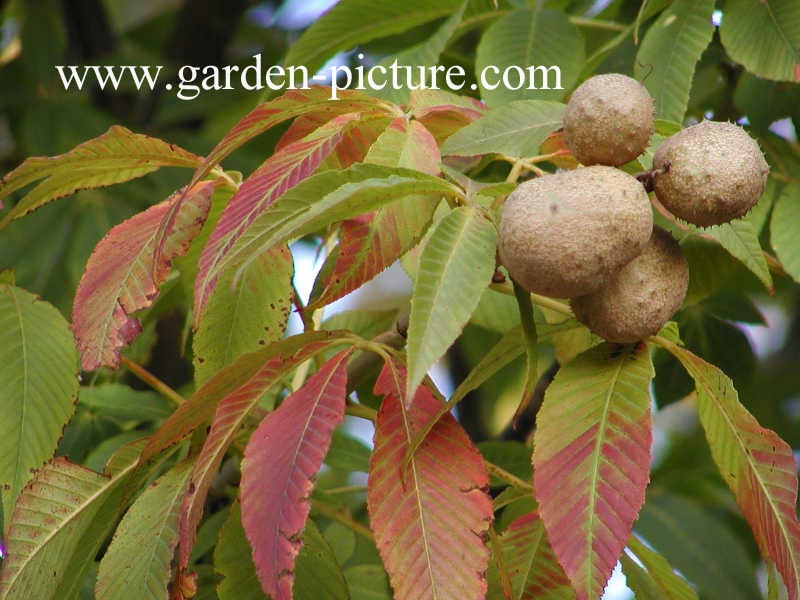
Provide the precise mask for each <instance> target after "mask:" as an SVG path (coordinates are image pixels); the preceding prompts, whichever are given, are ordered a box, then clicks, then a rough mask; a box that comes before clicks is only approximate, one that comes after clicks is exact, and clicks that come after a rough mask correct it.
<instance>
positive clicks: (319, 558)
mask: <svg viewBox="0 0 800 600" xmlns="http://www.w3.org/2000/svg"><path fill="white" fill-rule="evenodd" d="M329 529H330V528H329ZM348 531H349V530H348ZM351 533H352V532H351ZM295 570H296V580H295V583H294V594H293V596H292V598H293V600H349V599H350V594H349V593H348V591H347V583H346V582H345V580H344V575H343V574H342V570H341V569H340V568H339V565H338V564H337V562H336V556H334V553H333V549H332V548H331V546H330V544H328V542H327V540H326V539H325V538H324V537H323V535H322V534H321V533H320V531H319V529H318V528H317V526H316V525H315V524H314V521H311V520H310V519H309V520H308V521H306V527H305V529H304V530H303V548H302V549H301V550H300V554H299V555H298V556H297V562H296V564H295Z"/></svg>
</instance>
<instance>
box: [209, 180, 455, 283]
mask: <svg viewBox="0 0 800 600" xmlns="http://www.w3.org/2000/svg"><path fill="white" fill-rule="evenodd" d="M412 194H413V195H418V196H421V197H423V198H425V199H428V201H429V202H435V203H438V201H439V199H440V198H441V196H449V197H458V198H463V192H462V191H461V189H460V188H458V187H457V186H455V185H453V184H451V183H449V182H447V181H445V180H443V179H440V178H438V177H433V176H432V175H428V174H426V173H421V172H419V171H413V170H410V169H403V168H400V167H384V166H380V165H369V164H355V165H353V166H351V167H350V168H348V169H345V170H343V171H325V172H322V173H317V174H316V175H312V176H311V177H309V178H308V179H305V180H303V181H301V182H300V183H299V184H297V185H296V186H295V187H293V188H291V189H290V190H288V191H287V192H286V193H285V194H283V196H281V197H280V198H279V199H278V200H277V201H276V202H275V204H273V205H272V206H271V207H270V209H269V210H268V211H266V212H263V213H261V214H260V215H259V216H258V217H257V218H256V219H255V220H254V221H253V223H252V224H251V225H250V227H248V228H247V230H245V231H244V232H243V233H242V235H241V236H240V237H239V239H238V240H236V243H234V245H233V247H232V248H231V250H230V252H228V254H226V256H225V258H224V259H223V260H222V261H220V262H219V263H218V264H217V265H216V266H215V267H214V268H213V269H212V270H211V271H210V275H209V276H211V277H213V276H214V275H215V274H216V273H215V271H217V272H221V271H223V270H225V269H227V268H229V267H231V266H233V265H235V266H236V273H237V274H241V273H242V271H243V270H244V269H245V268H246V267H247V266H248V264H249V263H250V262H252V261H253V260H255V259H256V257H258V256H259V255H260V254H261V253H262V252H264V251H265V250H268V249H270V248H272V247H274V246H276V245H278V244H282V243H285V242H287V241H288V240H290V239H292V238H297V237H301V236H303V235H306V234H308V233H312V232H314V231H317V230H319V229H320V228H322V227H326V226H328V225H330V224H331V223H335V222H337V221H343V220H345V219H350V218H353V217H356V216H358V215H361V214H364V213H368V212H370V211H373V210H375V209H377V208H380V207H381V206H383V205H386V204H390V203H391V202H393V201H395V200H398V199H400V198H403V197H406V196H409V195H412ZM431 198H434V200H431ZM236 279H238V277H236V278H234V282H236Z"/></svg>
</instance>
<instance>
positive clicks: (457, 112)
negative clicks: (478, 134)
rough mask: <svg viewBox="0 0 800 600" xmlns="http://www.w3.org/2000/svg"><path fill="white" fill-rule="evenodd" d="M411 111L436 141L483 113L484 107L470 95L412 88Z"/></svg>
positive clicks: (442, 140)
mask: <svg viewBox="0 0 800 600" xmlns="http://www.w3.org/2000/svg"><path fill="white" fill-rule="evenodd" d="M409 108H410V110H411V114H412V115H413V116H414V118H415V119H417V120H418V121H419V122H420V123H422V124H423V125H424V126H425V127H426V128H427V129H428V130H429V131H430V132H431V134H433V137H434V138H435V139H436V141H437V142H438V143H440V144H441V143H442V142H444V141H445V140H446V139H447V138H449V137H450V136H451V135H453V134H454V133H455V132H456V131H458V130H459V129H461V128H462V127H465V126H467V125H469V124H470V123H472V122H473V121H476V120H477V119H480V118H481V117H482V116H483V115H484V114H486V110H487V109H486V106H485V105H483V104H482V103H480V102H479V101H478V100H475V99H474V98H470V97H468V96H459V95H457V94H452V93H449V92H445V91H441V90H414V91H412V92H411V101H410V103H409Z"/></svg>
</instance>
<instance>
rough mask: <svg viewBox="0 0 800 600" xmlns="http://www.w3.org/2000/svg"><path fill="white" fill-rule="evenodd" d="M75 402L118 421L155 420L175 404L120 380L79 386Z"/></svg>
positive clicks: (167, 412)
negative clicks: (118, 381) (124, 383)
mask: <svg viewBox="0 0 800 600" xmlns="http://www.w3.org/2000/svg"><path fill="white" fill-rule="evenodd" d="M78 404H79V405H80V406H84V407H86V408H88V409H89V410H90V411H92V413H96V414H98V415H102V416H103V417H107V418H109V419H115V420H118V421H157V420H159V419H165V418H167V417H168V416H169V415H170V414H171V413H172V409H173V408H174V406H173V405H171V404H170V403H169V402H168V401H167V400H166V399H165V398H163V397H162V396H159V395H158V394H157V393H155V392H153V391H149V390H148V391H144V390H135V389H133V388H132V387H129V386H127V385H123V384H121V383H111V382H109V383H101V384H98V385H94V386H81V388H80V393H79V394H78Z"/></svg>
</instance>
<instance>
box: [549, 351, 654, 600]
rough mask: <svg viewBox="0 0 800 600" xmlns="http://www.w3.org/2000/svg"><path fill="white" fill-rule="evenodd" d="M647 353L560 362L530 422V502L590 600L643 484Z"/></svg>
mask: <svg viewBox="0 0 800 600" xmlns="http://www.w3.org/2000/svg"><path fill="white" fill-rule="evenodd" d="M653 374H654V373H653V363H652V359H651V356H650V351H649V350H648V348H647V347H646V346H645V345H644V344H641V343H640V344H635V345H630V346H619V345H613V344H603V345H601V346H598V347H596V348H592V349H590V350H588V351H586V352H584V353H583V354H580V355H579V356H578V357H577V358H575V359H574V360H573V361H572V362H570V363H568V364H566V365H564V366H563V367H562V368H561V369H560V370H559V372H558V374H557V375H556V377H555V379H554V380H553V382H552V383H551V384H550V386H549V387H548V389H547V392H546V394H545V398H544V402H543V403H542V407H541V410H540V411H539V414H538V416H537V419H536V424H537V427H536V433H535V436H534V451H533V473H534V488H535V490H536V492H535V495H536V500H537V501H538V502H539V511H540V515H541V518H542V521H543V522H544V526H545V529H546V530H547V537H548V539H549V540H550V544H551V545H552V548H553V551H554V552H555V555H556V557H558V561H559V563H560V564H561V566H562V567H563V568H564V571H565V572H566V574H567V575H568V576H569V578H570V581H571V582H572V586H573V588H574V589H575V591H576V592H577V595H578V599H579V600H588V599H590V598H592V599H593V598H599V597H600V596H601V594H602V591H603V588H604V587H605V585H606V582H607V581H608V578H609V577H610V576H611V571H612V570H613V568H614V565H615V564H616V562H617V559H618V558H619V556H620V554H621V553H622V550H623V548H624V547H625V543H626V542H627V541H628V538H629V537H630V534H631V528H632V526H633V522H634V521H635V520H636V516H637V515H638V513H639V509H640V508H641V506H642V504H643V503H644V496H645V488H646V487H647V483H648V481H649V471H650V444H651V440H652V431H651V419H650V392H649V385H650V380H651V379H652V377H653Z"/></svg>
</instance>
